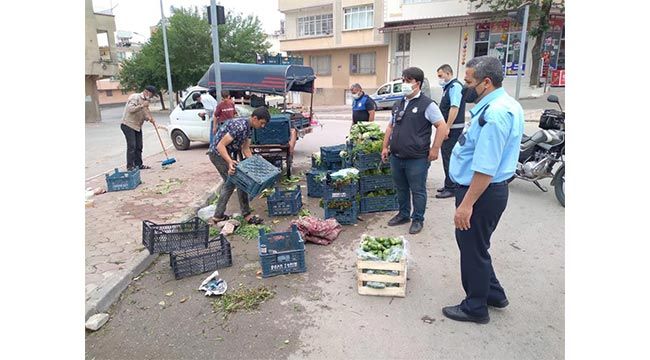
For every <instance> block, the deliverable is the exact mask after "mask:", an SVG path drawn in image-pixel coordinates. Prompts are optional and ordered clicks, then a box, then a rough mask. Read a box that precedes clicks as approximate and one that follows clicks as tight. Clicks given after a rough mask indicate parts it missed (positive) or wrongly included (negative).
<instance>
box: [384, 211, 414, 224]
mask: <svg viewBox="0 0 650 360" xmlns="http://www.w3.org/2000/svg"><path fill="white" fill-rule="evenodd" d="M409 221H411V219H409V218H407V217H402V216H401V215H400V214H397V215H395V216H393V218H392V219H390V220H388V226H397V225H402V224H406V223H407V222H409Z"/></svg>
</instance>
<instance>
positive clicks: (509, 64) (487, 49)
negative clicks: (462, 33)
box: [474, 20, 528, 75]
mask: <svg viewBox="0 0 650 360" xmlns="http://www.w3.org/2000/svg"><path fill="white" fill-rule="evenodd" d="M520 30H521V27H520V25H518V24H515V23H511V22H510V21H508V20H501V21H494V22H491V23H489V22H486V23H479V24H476V33H475V34H476V37H475V39H474V57H476V56H483V55H488V56H493V57H496V58H497V59H499V60H500V61H501V65H502V67H503V72H504V73H505V75H517V70H518V69H519V52H520V51H521V50H523V51H524V52H525V51H526V49H521V48H522V46H521V39H520V38H521V31H520ZM526 45H528V44H526ZM524 61H525V57H524ZM525 67H526V63H525V62H524V64H523V68H524V69H525Z"/></svg>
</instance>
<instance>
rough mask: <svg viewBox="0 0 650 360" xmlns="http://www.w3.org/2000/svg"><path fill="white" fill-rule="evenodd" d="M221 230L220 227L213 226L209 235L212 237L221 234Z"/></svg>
mask: <svg viewBox="0 0 650 360" xmlns="http://www.w3.org/2000/svg"><path fill="white" fill-rule="evenodd" d="M219 232H220V230H219V229H218V228H216V227H211V228H210V232H209V234H208V235H209V236H210V237H211V238H212V237H215V236H218V235H219Z"/></svg>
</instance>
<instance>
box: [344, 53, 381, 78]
mask: <svg viewBox="0 0 650 360" xmlns="http://www.w3.org/2000/svg"><path fill="white" fill-rule="evenodd" d="M374 73H375V53H374V52H373V53H367V54H350V74H374Z"/></svg>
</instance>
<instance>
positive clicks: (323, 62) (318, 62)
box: [309, 55, 332, 75]
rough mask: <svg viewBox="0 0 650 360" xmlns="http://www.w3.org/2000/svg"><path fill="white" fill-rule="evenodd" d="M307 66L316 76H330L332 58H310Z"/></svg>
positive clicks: (327, 56)
mask: <svg viewBox="0 0 650 360" xmlns="http://www.w3.org/2000/svg"><path fill="white" fill-rule="evenodd" d="M309 64H310V65H311V67H312V69H314V73H315V74H316V75H331V74H332V66H331V64H332V57H331V56H330V55H325V56H310V57H309Z"/></svg>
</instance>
